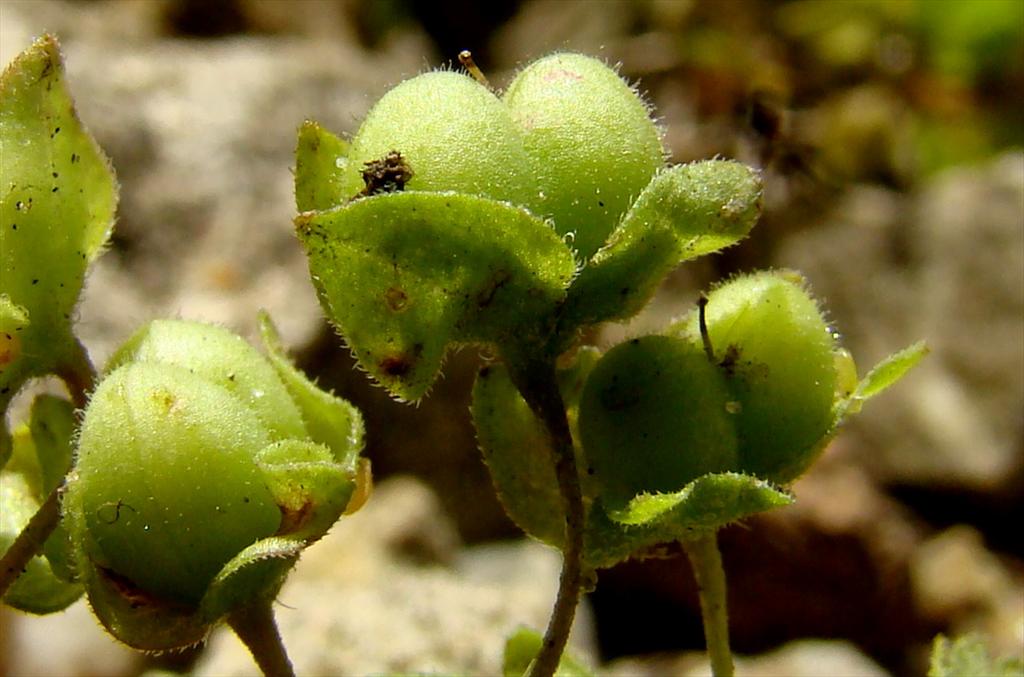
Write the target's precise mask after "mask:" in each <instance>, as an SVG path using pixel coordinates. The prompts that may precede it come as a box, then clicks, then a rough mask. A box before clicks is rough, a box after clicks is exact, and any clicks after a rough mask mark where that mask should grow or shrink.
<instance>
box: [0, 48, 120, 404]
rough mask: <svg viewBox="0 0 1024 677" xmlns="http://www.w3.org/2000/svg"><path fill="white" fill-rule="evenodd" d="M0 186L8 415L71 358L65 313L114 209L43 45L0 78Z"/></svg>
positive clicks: (109, 177)
mask: <svg viewBox="0 0 1024 677" xmlns="http://www.w3.org/2000/svg"><path fill="white" fill-rule="evenodd" d="M0 177H2V179H0V181H2V185H0V224H2V225H0V250H2V251H3V257H2V258H0V324H3V325H4V327H3V328H4V329H5V331H6V330H8V329H9V327H10V325H11V323H12V322H13V323H14V324H18V325H19V326H20V329H21V331H20V350H19V351H18V355H17V357H15V359H13V360H11V361H9V362H8V363H7V364H6V365H0V366H3V369H2V371H0V409H6V405H7V402H8V401H9V398H10V397H11V396H13V394H14V392H16V391H17V390H18V388H20V386H21V385H22V383H24V381H25V380H26V379H27V378H30V377H32V376H37V375H42V374H46V373H50V372H52V371H54V370H55V369H56V368H58V367H59V366H60V365H61V364H62V362H63V361H65V360H68V359H70V358H69V356H70V355H71V354H72V353H73V351H74V350H75V343H74V340H75V339H74V337H73V336H72V333H71V318H72V317H73V310H74V307H75V304H76V303H77V301H78V296H79V292H80V291H81V288H82V283H83V280H84V277H85V272H86V268H87V267H88V265H89V263H90V262H91V261H92V260H93V259H94V258H95V257H96V256H97V254H98V253H99V251H100V249H101V247H102V246H103V244H104V243H105V242H106V241H107V237H108V236H109V234H110V230H111V227H112V224H113V218H114V209H115V206H116V203H117V198H116V192H117V188H116V182H115V180H114V176H113V172H112V171H111V169H110V166H109V163H108V161H107V159H106V157H105V156H104V155H103V153H102V152H101V151H100V149H99V147H98V146H97V145H96V143H95V142H94V141H93V139H92V137H91V136H89V134H88V133H87V132H86V131H85V129H84V128H83V126H82V124H81V122H80V121H79V120H78V117H77V115H76V113H75V109H74V105H73V103H72V101H71V97H70V96H69V93H68V89H67V86H66V84H65V78H64V67H63V64H62V61H61V56H60V53H59V50H58V47H57V42H56V40H55V39H54V38H53V37H51V36H44V37H43V38H41V39H39V40H38V41H36V42H35V44H33V45H32V46H31V47H30V48H29V49H27V50H25V51H24V52H23V53H22V54H21V55H19V56H18V57H17V58H16V59H15V60H14V61H13V62H12V63H11V64H10V65H9V66H8V67H7V69H6V70H5V71H4V73H3V76H2V77H0ZM14 308H17V309H20V319H19V318H18V317H16V316H15V315H16V312H15V311H14V310H13V309H14ZM28 319H31V322H30V323H28V322H27V321H28Z"/></svg>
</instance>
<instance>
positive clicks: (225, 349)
mask: <svg viewBox="0 0 1024 677" xmlns="http://www.w3.org/2000/svg"><path fill="white" fill-rule="evenodd" d="M128 362H159V363H162V364H173V365H177V366H179V367H184V368H185V369H188V370H189V371H190V372H192V373H194V374H198V375H200V376H202V377H203V378H204V379H206V380H208V381H212V382H213V383H216V384H217V385H219V386H221V387H223V388H225V389H226V390H227V391H229V392H230V393H231V394H233V395H235V396H236V397H238V398H239V399H240V400H241V401H242V402H244V403H245V404H247V405H248V406H249V407H250V408H251V409H252V410H253V411H254V412H255V413H256V415H257V416H258V417H259V419H260V421H261V422H262V424H263V425H264V426H266V428H267V429H268V430H269V431H270V433H271V435H272V437H273V438H274V439H283V438H286V437H296V438H301V437H304V436H305V435H306V429H305V426H304V425H303V421H302V414H301V413H300V412H299V409H298V407H296V405H295V403H294V401H293V400H292V398H291V397H290V396H289V395H288V391H287V390H286V389H285V386H284V384H283V383H282V382H281V380H280V379H279V378H278V376H277V373H276V372H275V371H274V369H273V367H271V366H270V364H269V363H268V362H267V361H266V360H265V359H264V358H263V356H262V355H260V353H259V352H257V350H256V349H255V348H253V347H252V346H251V345H249V344H248V343H247V342H246V341H245V340H244V339H243V338H242V337H240V336H238V335H236V334H233V333H231V332H230V331H228V330H227V329H224V328H223V327H217V326H215V325H211V324H205V323H202V322H189V321H184V320H156V321H153V322H150V323H149V324H148V325H146V326H145V327H143V328H142V329H141V330H139V331H138V332H136V333H135V334H134V335H133V336H132V337H131V338H130V339H128V341H126V342H125V344H124V345H123V346H121V348H120V349H119V350H118V351H117V353H115V354H114V356H113V357H111V358H110V361H109V363H108V364H107V369H108V370H113V369H116V368H117V367H119V366H121V365H123V364H126V363H128Z"/></svg>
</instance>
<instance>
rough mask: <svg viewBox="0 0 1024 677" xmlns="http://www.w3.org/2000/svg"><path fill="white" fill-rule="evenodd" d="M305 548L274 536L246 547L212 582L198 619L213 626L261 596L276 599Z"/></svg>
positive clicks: (288, 539) (303, 544)
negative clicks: (233, 611)
mask: <svg viewBox="0 0 1024 677" xmlns="http://www.w3.org/2000/svg"><path fill="white" fill-rule="evenodd" d="M305 547H306V543H305V542H303V541H302V539H296V538H286V537H281V536H271V537H270V538H264V539H262V540H259V541H256V542H255V543H253V544H252V545H250V546H249V547H248V548H245V549H244V550H242V552H240V553H238V555H236V556H235V557H234V558H233V559H232V560H231V561H230V562H228V563H227V564H226V565H224V568H223V569H222V570H221V572H220V573H219V574H218V575H217V577H216V578H214V579H213V582H212V583H211V584H210V587H209V589H208V590H207V592H206V595H205V596H204V597H203V600H202V602H201V603H200V607H199V611H198V612H197V614H196V615H197V617H199V618H202V619H204V621H205V622H206V623H208V624H210V625H212V624H214V623H217V622H219V621H220V620H221V619H222V618H224V616H226V615H227V614H228V613H230V612H231V611H232V610H234V609H237V608H239V607H241V606H244V605H246V604H251V603H252V602H253V601H255V600H256V599H258V598H260V597H263V598H268V599H273V598H274V596H276V595H277V591H278V590H280V588H281V586H282V585H283V584H284V581H285V578H286V577H287V576H288V572H289V571H291V569H292V567H294V566H295V562H296V561H297V560H298V558H299V555H300V554H302V550H303V548H305Z"/></svg>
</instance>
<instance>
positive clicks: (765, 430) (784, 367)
mask: <svg viewBox="0 0 1024 677" xmlns="http://www.w3.org/2000/svg"><path fill="white" fill-rule="evenodd" d="M706 319H707V329H708V336H709V338H710V342H711V346H712V347H713V350H714V356H715V360H716V361H717V362H718V365H719V368H720V369H721V371H722V373H723V374H724V375H725V377H726V378H727V380H728V382H729V388H730V390H731V392H732V394H733V398H734V399H735V400H736V402H738V403H739V411H738V412H737V414H736V429H737V433H738V435H739V469H740V470H741V471H743V472H749V473H753V474H754V475H757V476H758V477H761V478H764V479H768V480H771V481H773V482H780V483H784V482H788V481H790V480H792V479H794V478H796V477H797V476H799V475H800V473H801V472H803V471H804V470H805V469H806V468H807V466H808V465H809V464H810V462H811V461H812V460H814V457H815V456H816V454H817V452H818V451H819V450H820V449H821V445H822V443H823V442H824V441H825V438H826V437H827V435H828V433H829V432H830V430H831V428H832V426H833V420H834V416H833V404H834V402H835V399H836V378H837V376H836V358H835V344H834V339H833V337H832V333H831V332H830V331H829V328H828V326H827V324H826V323H825V320H824V318H823V317H822V313H821V310H820V309H819V308H818V304H817V303H816V302H815V301H814V299H813V298H811V296H810V294H809V293H808V292H807V290H806V289H805V288H804V283H803V279H802V278H801V277H800V276H799V275H798V274H796V273H791V272H785V271H783V272H760V273H755V274H753V275H749V276H744V277H738V278H735V279H733V280H730V281H729V282H727V283H725V284H723V285H721V286H720V287H718V288H717V289H715V290H714V291H712V292H711V294H710V295H709V296H708V303H707V308H706ZM686 329H687V332H688V333H689V335H690V336H691V338H692V339H693V340H694V341H699V340H700V339H699V336H700V330H699V326H698V317H697V313H694V314H693V316H692V317H691V318H689V321H688V323H687V326H686Z"/></svg>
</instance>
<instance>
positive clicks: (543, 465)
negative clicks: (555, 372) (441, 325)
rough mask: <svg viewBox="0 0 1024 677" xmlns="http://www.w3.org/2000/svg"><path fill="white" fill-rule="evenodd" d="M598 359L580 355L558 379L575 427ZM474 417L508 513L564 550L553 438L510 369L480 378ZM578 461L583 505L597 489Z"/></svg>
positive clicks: (493, 369)
mask: <svg viewBox="0 0 1024 677" xmlns="http://www.w3.org/2000/svg"><path fill="white" fill-rule="evenodd" d="M599 355H600V354H599V353H598V352H597V351H596V350H594V349H584V350H581V351H580V352H579V354H578V355H577V358H576V360H575V362H574V363H573V365H572V366H571V367H570V368H569V369H567V370H564V371H562V372H560V373H559V388H560V390H561V392H562V399H563V401H564V402H565V405H566V409H567V414H568V416H569V419H570V421H575V418H576V410H577V406H578V403H579V398H580V392H581V391H582V389H583V383H584V381H585V380H586V378H587V374H588V373H589V372H590V369H591V368H592V367H593V365H594V364H595V363H596V362H597V360H598V357H599ZM471 411H472V414H473V425H474V426H475V427H476V433H477V441H478V442H479V444H480V450H481V452H482V453H483V457H484V462H485V463H486V464H487V469H488V471H489V472H490V474H491V481H492V482H493V483H494V488H495V490H496V491H497V494H498V498H499V499H500V500H501V503H502V505H503V506H504V508H505V512H506V513H507V514H508V515H509V517H511V518H512V521H513V522H515V523H516V525H517V526H518V527H519V528H520V529H522V530H523V531H524V532H526V533H527V534H529V535H530V536H532V537H534V538H536V539H538V540H540V541H543V542H545V543H548V544H549V545H554V546H556V547H560V546H561V544H562V542H563V540H564V538H565V518H564V516H563V515H564V509H563V507H562V494H561V491H560V489H559V487H558V480H557V479H556V478H555V470H554V463H553V460H552V459H553V456H552V450H551V443H550V438H549V437H548V433H547V430H546V429H545V428H544V425H543V424H542V423H541V421H540V420H539V419H538V418H537V417H536V416H535V415H534V413H533V411H531V410H530V407H529V405H527V404H526V401H525V400H524V399H523V398H522V396H521V395H520V394H519V391H518V390H516V387H515V386H514V385H513V384H512V380H511V379H510V378H509V374H508V369H507V368H506V367H505V365H503V364H501V363H496V364H491V365H488V366H485V367H484V368H482V369H481V370H480V372H479V374H477V379H476V383H475V384H474V385H473V404H472V407H471ZM574 437H577V438H578V436H574ZM576 456H577V463H576V465H577V468H578V470H579V476H580V483H581V484H582V486H583V492H584V501H585V503H589V502H590V500H591V498H592V496H593V495H594V493H595V487H594V486H593V482H592V480H591V478H590V476H589V475H588V474H587V472H586V468H587V463H586V461H585V459H584V458H583V455H582V451H581V450H580V449H579V448H578V447H577V449H576Z"/></svg>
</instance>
